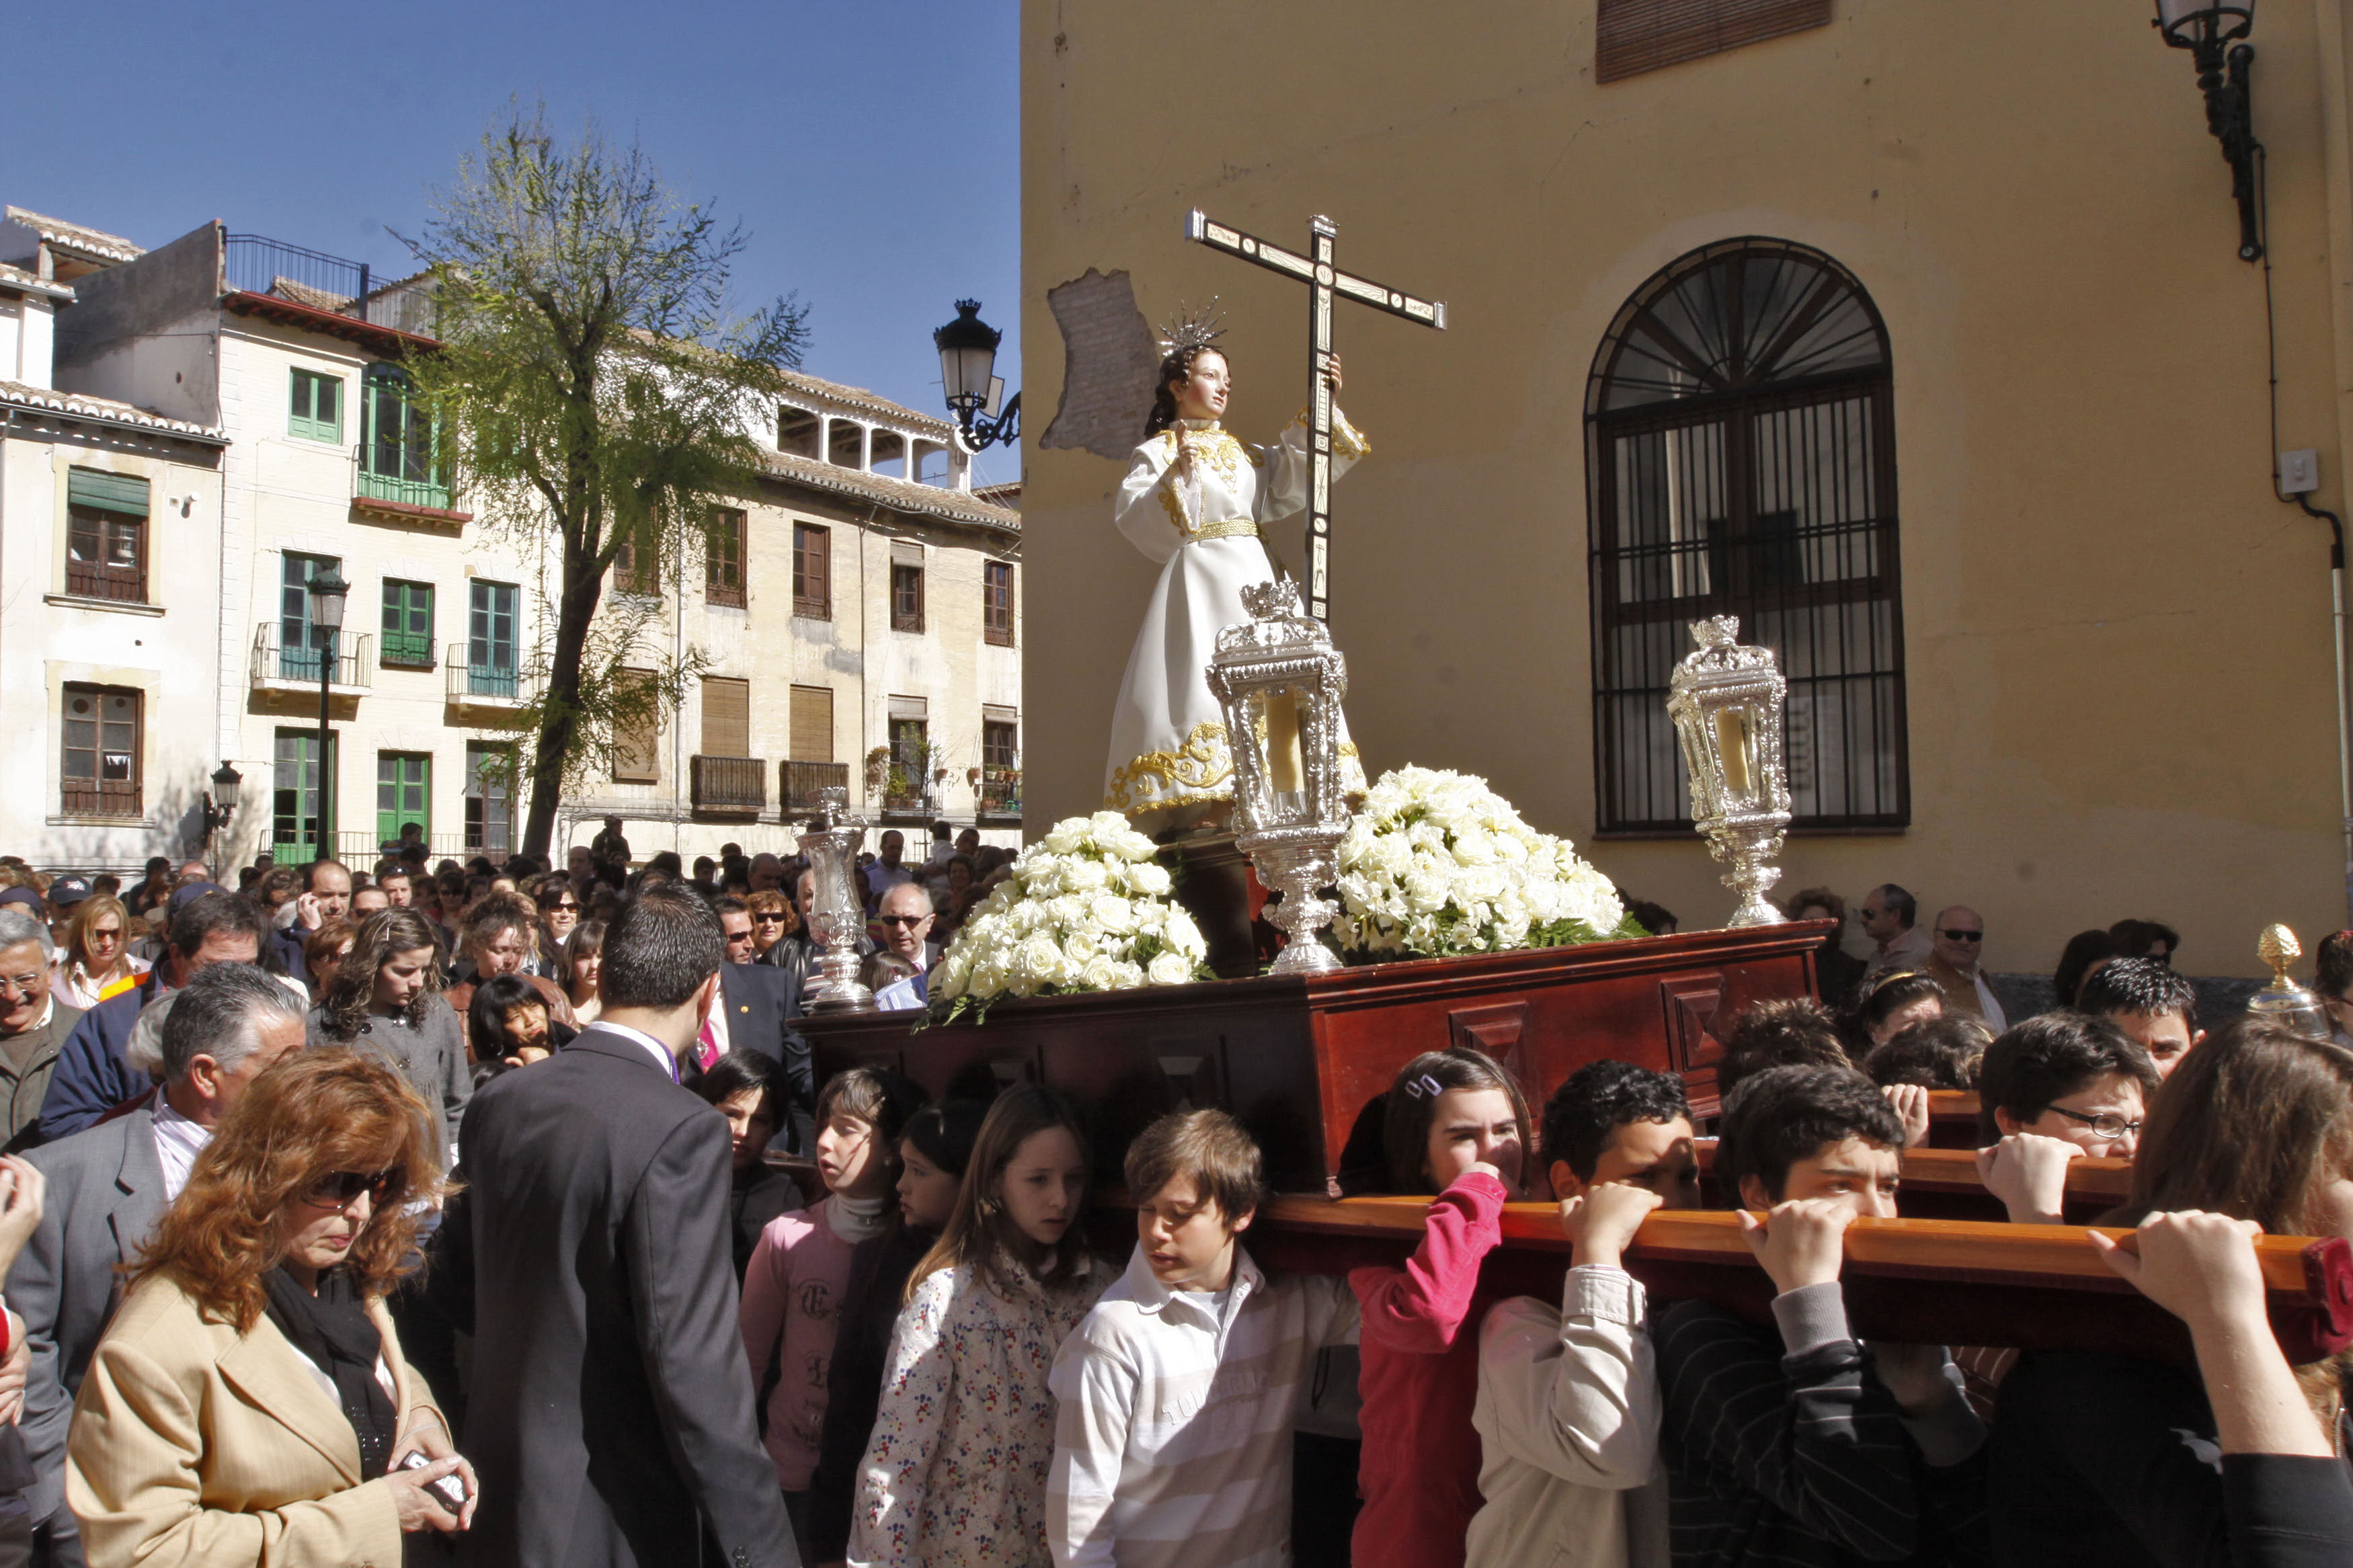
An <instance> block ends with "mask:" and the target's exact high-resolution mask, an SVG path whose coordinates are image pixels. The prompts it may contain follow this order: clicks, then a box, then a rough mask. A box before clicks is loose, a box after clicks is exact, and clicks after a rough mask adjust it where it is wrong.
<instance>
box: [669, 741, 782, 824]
mask: <svg viewBox="0 0 2353 1568" xmlns="http://www.w3.org/2000/svg"><path fill="white" fill-rule="evenodd" d="M688 763H689V767H690V778H689V784H690V786H691V791H692V794H691V800H692V802H693V805H694V809H695V810H697V811H720V812H726V813H728V814H730V815H734V814H738V813H741V814H744V815H750V816H757V815H758V814H759V813H760V812H762V811H765V810H766V809H767V805H768V763H767V759H766V758H765V757H705V756H701V755H697V756H694V757H691V758H689V759H688Z"/></svg>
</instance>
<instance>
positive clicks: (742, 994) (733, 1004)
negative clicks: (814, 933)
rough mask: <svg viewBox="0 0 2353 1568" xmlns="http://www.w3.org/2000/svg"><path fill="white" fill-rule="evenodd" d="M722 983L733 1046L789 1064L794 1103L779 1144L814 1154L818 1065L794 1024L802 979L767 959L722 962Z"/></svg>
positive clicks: (788, 1085) (790, 1095) (729, 1042)
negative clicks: (810, 1124)
mask: <svg viewBox="0 0 2353 1568" xmlns="http://www.w3.org/2000/svg"><path fill="white" fill-rule="evenodd" d="M719 986H720V994H721V996H722V1005H723V1006H725V1008H726V1009H727V1046H728V1048H729V1049H730V1050H737V1051H757V1052H759V1053H760V1054H761V1055H762V1056H764V1057H766V1058H768V1059H769V1060H770V1061H773V1062H776V1063H779V1064H781V1065H782V1066H783V1068H784V1069H785V1087H786V1099H787V1100H789V1101H790V1107H789V1110H787V1113H786V1115H785V1116H784V1117H783V1118H781V1120H782V1121H783V1122H784V1123H785V1125H783V1126H779V1127H778V1128H777V1129H776V1134H777V1141H778V1143H781V1144H782V1146H783V1147H784V1148H786V1150H788V1151H789V1152H793V1153H796V1154H811V1153H815V1152H816V1149H817V1144H816V1135H815V1133H814V1132H813V1131H811V1130H810V1127H809V1118H810V1117H812V1116H813V1115H814V1114H815V1113H816V1111H817V1069H816V1068H815V1067H814V1066H812V1065H811V1062H810V1059H809V1043H808V1040H807V1038H806V1037H804V1036H803V1035H802V1034H801V1032H800V1031H799V1030H798V1029H797V1028H795V1027H794V1026H793V1020H794V1019H796V1018H798V1017H799V1016H801V989H800V983H799V981H798V980H797V978H796V977H795V976H794V974H793V973H792V972H791V971H790V970H787V969H780V968H773V967H771V966H769V965H767V964H765V963H723V964H721V965H720V966H719ZM770 1146H771V1147H776V1145H775V1144H772V1145H770Z"/></svg>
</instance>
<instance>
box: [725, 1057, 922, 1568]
mask: <svg viewBox="0 0 2353 1568" xmlns="http://www.w3.org/2000/svg"><path fill="white" fill-rule="evenodd" d="M922 1107H923V1089H921V1088H920V1087H918V1086H917V1085H916V1084H914V1083H913V1082H912V1081H910V1080H909V1079H904V1078H902V1077H900V1076H899V1075H898V1074H897V1073H894V1072H887V1071H884V1070H883V1069H881V1068H852V1069H851V1070H850V1071H849V1072H845V1073H841V1074H839V1075H838V1076H836V1077H835V1078H833V1079H829V1080H828V1082H827V1083H826V1086H825V1089H824V1091H823V1092H822V1093H820V1094H819V1095H818V1100H817V1120H818V1134H817V1170H818V1176H819V1177H820V1178H821V1179H822V1180H823V1181H824V1183H825V1196H824V1197H822V1198H820V1199H818V1201H817V1202H816V1203H813V1204H811V1205H809V1206H808V1207H807V1208H805V1209H798V1210H796V1211H795V1212H793V1213H791V1214H788V1215H780V1216H779V1217H777V1218H776V1219H774V1220H772V1221H770V1222H769V1224H768V1227H767V1229H765V1231H763V1232H761V1234H760V1241H759V1245H758V1246H756V1247H754V1248H753V1249H752V1261H751V1265H750V1267H749V1268H746V1269H745V1270H744V1301H743V1309H742V1314H741V1326H742V1328H743V1331H744V1358H745V1359H746V1360H748V1361H749V1362H750V1363H752V1383H753V1385H754V1388H756V1389H758V1390H759V1391H760V1394H761V1399H760V1405H761V1408H762V1412H763V1416H764V1422H763V1425H764V1426H765V1431H764V1432H763V1434H762V1436H763V1439H764V1440H765V1442H766V1444H767V1446H768V1457H769V1458H772V1459H774V1460H775V1461H776V1484H777V1485H778V1486H780V1487H782V1488H783V1489H784V1493H785V1509H786V1512H787V1513H789V1514H790V1515H791V1516H792V1521H793V1533H794V1534H795V1535H796V1536H797V1537H800V1538H802V1545H803V1550H802V1558H803V1560H804V1561H809V1560H810V1559H809V1557H808V1552H807V1522H806V1517H807V1493H808V1484H809V1477H810V1475H811V1474H812V1473H813V1472H814V1471H815V1470H816V1468H817V1458H818V1446H819V1445H820V1443H821V1442H822V1441H823V1439H824V1436H825V1399H826V1375H825V1374H826V1369H827V1368H828V1366H830V1365H831V1364H832V1362H833V1342H834V1338H835V1335H836V1334H837V1332H838V1331H839V1328H840V1321H839V1317H838V1316H837V1310H838V1308H839V1303H840V1300H841V1296H842V1292H843V1290H844V1289H847V1288H848V1286H849V1264H850V1255H851V1253H852V1252H853V1251H854V1250H855V1249H856V1248H857V1246H858V1244H859V1243H860V1242H861V1241H864V1240H866V1239H867V1238H868V1237H875V1236H880V1235H881V1234H882V1233H883V1232H884V1231H886V1230H888V1229H889V1228H890V1227H891V1225H892V1221H893V1220H894V1219H895V1218H896V1217H897V1216H896V1213H895V1210H896V1205H895V1203H894V1202H893V1198H892V1188H893V1186H894V1184H896V1183H897V1182H898V1179H899V1155H898V1150H899V1133H900V1131H901V1130H902V1129H903V1128H904V1127H905V1125H906V1121H907V1118H909V1117H910V1116H913V1114H914V1113H915V1112H916V1111H917V1110H921V1109H922ZM771 1389H773V1390H774V1392H773V1393H771V1392H769V1391H770V1390H771Z"/></svg>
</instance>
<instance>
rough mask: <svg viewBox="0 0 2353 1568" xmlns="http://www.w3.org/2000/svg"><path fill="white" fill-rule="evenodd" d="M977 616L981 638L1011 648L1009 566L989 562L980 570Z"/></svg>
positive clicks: (1006, 563) (1011, 599)
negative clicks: (978, 614)
mask: <svg viewBox="0 0 2353 1568" xmlns="http://www.w3.org/2000/svg"><path fill="white" fill-rule="evenodd" d="M980 616H981V626H982V631H983V635H984V636H985V637H987V639H988V641H989V642H991V643H993V644H995V645H996V646H997V647H1012V646H1013V566H1012V563H1010V562H1006V561H991V562H988V563H987V564H985V565H983V566H982V567H981V569H980Z"/></svg>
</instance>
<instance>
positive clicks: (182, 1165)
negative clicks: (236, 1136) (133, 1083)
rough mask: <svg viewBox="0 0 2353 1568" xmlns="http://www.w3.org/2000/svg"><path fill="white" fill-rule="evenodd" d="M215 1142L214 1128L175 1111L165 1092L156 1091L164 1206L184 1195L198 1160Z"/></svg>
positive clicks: (158, 1159) (157, 1146)
mask: <svg viewBox="0 0 2353 1568" xmlns="http://www.w3.org/2000/svg"><path fill="white" fill-rule="evenodd" d="M212 1141H213V1130H212V1129H211V1128H209V1127H206V1125H205V1124H204V1123H202V1122H200V1121H191V1120H190V1119H189V1118H187V1117H185V1116H183V1115H181V1114H180V1113H179V1112H178V1111H176V1110H173V1109H172V1102H171V1100H168V1099H166V1098H165V1097H164V1091H163V1090H162V1089H157V1090H156V1091H155V1160H156V1163H158V1164H160V1165H162V1166H163V1167H164V1202H166V1203H169V1202H171V1201H173V1200H174V1199H175V1198H177V1197H178V1196H179V1195H180V1189H181V1188H183V1187H185V1186H186V1185H187V1184H188V1173H189V1172H190V1171H192V1170H194V1169H195V1163H196V1156H197V1155H198V1154H201V1153H203V1152H204V1150H205V1145H206V1144H207V1143H209V1142H212Z"/></svg>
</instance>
